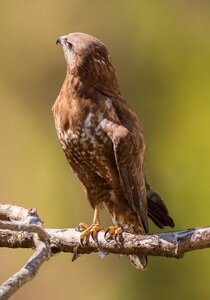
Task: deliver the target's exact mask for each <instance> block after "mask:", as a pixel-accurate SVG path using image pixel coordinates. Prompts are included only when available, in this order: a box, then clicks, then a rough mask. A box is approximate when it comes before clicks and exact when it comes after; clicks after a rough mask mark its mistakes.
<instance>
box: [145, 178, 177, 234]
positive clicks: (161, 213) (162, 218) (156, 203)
mask: <svg viewBox="0 0 210 300" xmlns="http://www.w3.org/2000/svg"><path fill="white" fill-rule="evenodd" d="M146 188H147V211H148V212H147V213H148V217H149V218H150V219H151V220H152V221H153V222H154V223H155V225H157V226H158V227H159V228H163V227H164V226H170V227H172V228H173V227H174V226H175V225H174V221H173V219H172V218H171V217H170V216H169V212H168V209H167V207H166V205H165V203H164V201H163V199H162V198H161V196H160V195H159V194H158V193H156V192H154V191H153V190H152V189H151V188H150V186H149V184H148V183H147V184H146Z"/></svg>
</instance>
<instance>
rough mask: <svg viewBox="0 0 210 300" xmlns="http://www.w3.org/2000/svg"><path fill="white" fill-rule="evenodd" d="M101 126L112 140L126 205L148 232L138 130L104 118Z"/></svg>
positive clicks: (140, 143) (141, 154)
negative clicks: (132, 129) (131, 129)
mask: <svg viewBox="0 0 210 300" xmlns="http://www.w3.org/2000/svg"><path fill="white" fill-rule="evenodd" d="M101 125H102V128H103V130H104V131H105V132H106V133H107V135H108V136H109V138H110V139H111V140H112V143H113V149H114V156H115V161H116V164H117V168H118V173H119V178H120V186H121V188H122V191H123V194H124V196H125V199H126V200H127V203H128V205H129V206H130V207H131V209H132V210H133V211H134V212H135V213H136V215H137V217H138V219H139V223H140V226H141V227H142V228H143V229H144V231H145V232H148V221H147V198H146V187H145V178H144V158H143V157H142V156H143V155H144V153H142V151H144V149H140V148H141V145H142V146H144V145H143V141H141V139H140V136H138V132H132V133H131V132H129V130H128V129H127V128H125V127H124V126H122V125H119V124H115V123H114V122H112V121H109V120H107V119H104V120H103V121H102V124H101Z"/></svg>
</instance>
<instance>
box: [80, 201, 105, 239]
mask: <svg viewBox="0 0 210 300" xmlns="http://www.w3.org/2000/svg"><path fill="white" fill-rule="evenodd" d="M84 225H85V224H83V223H82V226H84ZM79 226H81V223H80V225H79ZM83 228H84V227H83ZM100 230H104V227H103V225H102V224H101V222H100V207H99V205H96V206H95V210H94V216H93V223H92V225H90V226H89V227H86V229H85V230H84V231H83V232H82V233H81V236H80V241H81V244H84V240H86V243H88V241H89V238H90V236H91V237H92V239H93V240H94V241H95V242H98V239H97V236H98V232H99V231H100Z"/></svg>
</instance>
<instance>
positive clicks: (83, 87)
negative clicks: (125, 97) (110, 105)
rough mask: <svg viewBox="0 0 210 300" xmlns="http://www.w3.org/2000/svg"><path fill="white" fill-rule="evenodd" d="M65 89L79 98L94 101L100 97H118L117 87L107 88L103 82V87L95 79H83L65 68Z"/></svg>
mask: <svg viewBox="0 0 210 300" xmlns="http://www.w3.org/2000/svg"><path fill="white" fill-rule="evenodd" d="M64 86H65V89H66V88H67V90H68V91H69V92H70V93H72V94H73V96H76V97H77V98H78V99H79V98H85V99H87V98H89V99H93V98H94V99H95V98H96V97H100V96H101V95H105V96H108V97H110V98H117V97H118V96H119V95H120V91H119V87H118V85H115V86H113V88H112V87H110V86H107V85H106V82H105V81H104V85H101V84H100V83H99V82H98V81H97V77H96V78H95V80H94V81H92V80H90V78H88V76H87V78H83V77H81V76H79V75H78V74H76V75H75V74H74V73H72V72H71V70H69V69H68V68H67V74H66V78H65V81H64Z"/></svg>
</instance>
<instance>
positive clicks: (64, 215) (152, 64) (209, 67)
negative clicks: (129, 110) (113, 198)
mask: <svg viewBox="0 0 210 300" xmlns="http://www.w3.org/2000/svg"><path fill="white" fill-rule="evenodd" d="M0 20H1V26H0V33H1V39H0V66H1V67H0V91H1V94H0V95H1V97H0V102H1V105H0V134H1V146H0V166H1V168H0V202H4V203H13V204H17V205H21V206H24V207H36V208H37V209H38V213H39V215H40V217H41V218H42V219H43V220H44V221H45V225H46V226H47V227H74V226H76V225H77V224H78V223H79V222H80V221H85V222H88V223H90V222H91V219H92V214H93V212H92V211H91V209H90V207H89V205H88V202H87V200H86V199H85V196H84V194H83V191H82V188H81V186H80V184H79V182H78V180H77V179H76V178H75V177H74V175H73V172H72V171H71V170H70V168H69V166H68V164H67V161H66V159H65V157H64V155H63V153H62V150H61V148H60V145H59V143H58V140H57V137H56V133H55V129H54V120H53V117H52V113H51V107H52V105H53V102H54V100H55V99H56V96H57V94H58V93H59V90H60V88H61V84H62V82H63V80H64V76H65V72H66V65H65V61H64V57H63V53H62V50H61V48H60V47H56V46H55V40H56V38H57V37H58V36H59V35H63V34H67V33H69V32H74V31H82V32H87V33H89V34H92V35H95V36H97V37H98V38H99V39H101V40H102V41H103V42H104V43H105V44H106V46H107V47H108V49H109V51H110V52H111V55H112V60H113V62H114V64H115V66H116V68H117V71H118V78H119V81H120V86H121V90H122V93H123V95H124V96H125V98H126V99H127V100H128V102H129V103H130V104H131V105H132V106H133V108H134V109H135V110H136V111H137V113H138V116H139V118H140V119H141V122H142V124H143V127H144V130H145V133H146V137H147V145H148V156H147V177H148V180H149V182H150V184H151V185H152V186H153V187H154V188H155V189H156V190H157V191H159V192H161V194H162V196H163V197H164V199H165V200H166V202H167V205H168V208H169V210H170V213H171V215H172V216H173V217H174V220H175V223H176V229H177V230H178V229H185V228H190V227H196V226H202V225H208V224H209V216H210V205H209V198H210V184H209V180H210V176H209V175H210V174H209V173H210V158H209V153H210V134H209V130H210V97H209V94H210V29H209V28H210V1H202V0H201V1H193V0H191V1H169V0H168V1H147V0H141V1H132V0H131V1H113V2H111V1H107V2H106V1H87V0H83V1H79V0H77V1H76V0H74V1H73V0H68V1H66V0H59V1H50V0H46V1H41V0H37V1H23V0H19V1H14V0H13V1H8V0H7V1H6V0H1V2H0ZM104 223H105V224H106V225H108V224H110V219H109V217H108V216H107V215H106V216H105V218H104ZM150 227H151V231H153V232H155V231H158V229H157V228H155V226H153V225H152V224H151V226H150ZM31 253H32V251H30V250H22V249H20V250H9V249H0V266H1V267H0V268H1V272H0V282H3V281H4V280H6V279H7V278H8V277H9V276H10V275H11V274H13V273H14V272H15V271H17V270H18V269H19V268H20V267H21V266H22V265H23V263H24V262H25V261H26V259H27V258H28V257H29V255H30V254H31ZM70 260H71V257H70V255H69V254H60V255H59V256H56V257H55V258H53V259H52V260H50V261H49V262H48V263H46V264H44V266H43V267H42V268H41V270H40V272H39V273H38V275H37V276H36V278H35V279H34V280H33V281H32V282H31V283H30V284H27V285H26V286H25V287H24V288H22V289H21V290H20V291H19V292H18V293H17V294H16V295H15V296H14V297H13V299H17V300H19V299H32V300H33V299H40V300H42V299H43V300H44V299H57V298H58V297H59V299H76V300H77V299H78V300H83V299H92V300H95V299H100V300H103V299H110V300H118V299H122V300H123V299H145V300H147V299H168V298H170V299H172V300H173V299H209V297H210V286H209V277H210V252H209V250H203V251H198V252H194V253H190V254H187V255H186V256H185V258H184V259H181V260H175V259H167V258H159V257H154V258H153V257H151V258H149V266H148V269H147V271H146V272H140V271H137V270H135V269H134V268H133V267H132V266H131V265H130V264H129V262H128V261H127V259H126V258H125V257H122V258H119V257H117V256H114V255H110V256H108V257H106V258H105V259H103V260H102V259H100V258H99V256H98V255H97V254H92V255H86V256H83V257H82V258H81V259H79V260H77V261H76V262H75V263H71V261H70Z"/></svg>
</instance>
